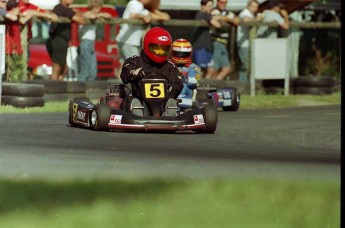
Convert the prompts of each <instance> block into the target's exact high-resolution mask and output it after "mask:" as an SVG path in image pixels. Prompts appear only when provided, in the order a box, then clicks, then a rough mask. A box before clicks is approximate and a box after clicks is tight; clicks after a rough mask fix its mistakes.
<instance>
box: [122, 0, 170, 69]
mask: <svg viewBox="0 0 345 228" xmlns="http://www.w3.org/2000/svg"><path fill="white" fill-rule="evenodd" d="M159 5H160V1H159V0H131V1H129V2H128V4H127V6H126V9H125V11H124V13H123V16H122V18H123V19H140V20H142V21H143V22H144V24H145V25H134V24H122V25H121V29H120V32H119V34H118V36H117V37H116V40H117V42H118V45H119V47H120V62H121V63H123V62H124V61H125V60H126V59H127V58H129V57H132V56H134V55H139V54H140V49H141V39H142V36H143V34H144V33H145V30H146V29H147V27H148V25H149V23H150V22H151V20H152V19H154V20H169V19H170V17H169V15H167V14H166V13H163V12H161V11H159Z"/></svg>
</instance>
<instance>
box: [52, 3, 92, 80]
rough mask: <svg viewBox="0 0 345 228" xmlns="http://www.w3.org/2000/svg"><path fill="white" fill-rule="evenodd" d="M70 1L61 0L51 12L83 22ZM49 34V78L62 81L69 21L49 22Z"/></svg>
mask: <svg viewBox="0 0 345 228" xmlns="http://www.w3.org/2000/svg"><path fill="white" fill-rule="evenodd" d="M72 3H73V0H61V1H60V4H57V5H56V6H55V7H54V9H53V13H55V14H56V15H57V16H58V17H67V18H69V19H70V20H72V21H75V22H77V23H79V24H85V21H84V19H83V17H82V15H81V14H79V13H77V12H76V11H74V10H73V9H71V8H70V5H71V4H72ZM49 35H50V36H49V39H48V40H47V43H46V46H47V50H48V53H49V56H50V58H51V60H52V62H53V73H52V75H51V79H52V80H60V81H62V80H63V79H64V77H65V74H66V72H67V63H66V57H67V49H68V46H69V41H70V39H71V23H51V25H50V29H49Z"/></svg>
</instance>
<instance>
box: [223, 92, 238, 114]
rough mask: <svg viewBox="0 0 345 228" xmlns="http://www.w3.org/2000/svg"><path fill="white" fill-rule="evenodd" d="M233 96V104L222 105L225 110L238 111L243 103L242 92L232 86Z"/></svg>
mask: <svg viewBox="0 0 345 228" xmlns="http://www.w3.org/2000/svg"><path fill="white" fill-rule="evenodd" d="M232 90H233V94H232V95H233V96H231V106H224V107H222V109H223V111H237V110H238V109H239V108H240V104H241V94H240V92H238V90H237V89H236V88H232Z"/></svg>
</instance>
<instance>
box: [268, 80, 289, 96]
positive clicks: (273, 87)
mask: <svg viewBox="0 0 345 228" xmlns="http://www.w3.org/2000/svg"><path fill="white" fill-rule="evenodd" d="M261 83H262V88H263V90H264V91H265V93H266V94H284V83H285V80H284V79H264V80H262V82H261ZM290 89H291V83H290Z"/></svg>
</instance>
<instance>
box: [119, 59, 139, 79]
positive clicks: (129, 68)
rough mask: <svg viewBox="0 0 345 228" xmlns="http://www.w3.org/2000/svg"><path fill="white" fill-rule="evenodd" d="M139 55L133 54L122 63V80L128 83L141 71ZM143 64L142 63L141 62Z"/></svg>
mask: <svg viewBox="0 0 345 228" xmlns="http://www.w3.org/2000/svg"><path fill="white" fill-rule="evenodd" d="M138 58H140V57H139V56H133V57H130V58H128V59H126V60H125V62H124V63H123V65H122V69H121V75H120V78H121V79H122V82H123V83H125V84H127V83H130V82H132V81H133V80H135V79H136V78H137V77H138V76H139V74H140V73H142V72H141V67H142V66H140V64H139V59H138ZM141 65H142V64H141Z"/></svg>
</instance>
